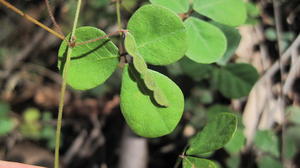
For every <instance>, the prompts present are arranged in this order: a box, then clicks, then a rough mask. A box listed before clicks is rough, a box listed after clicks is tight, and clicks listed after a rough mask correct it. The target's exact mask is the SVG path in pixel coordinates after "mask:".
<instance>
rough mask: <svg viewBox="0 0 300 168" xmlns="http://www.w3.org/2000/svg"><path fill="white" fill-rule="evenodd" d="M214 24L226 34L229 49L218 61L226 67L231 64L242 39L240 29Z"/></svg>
mask: <svg viewBox="0 0 300 168" xmlns="http://www.w3.org/2000/svg"><path fill="white" fill-rule="evenodd" d="M212 24H213V25H215V26H217V27H218V28H219V29H220V30H221V31H222V32H223V33H224V34H225V37H226V40H227V49H226V52H225V54H224V55H223V56H222V58H221V59H219V60H218V64H219V65H226V64H227V63H228V62H229V60H230V58H231V57H232V56H233V55H234V53H235V51H236V49H237V48H238V46H239V44H240V41H241V38H242V37H241V35H240V33H239V31H238V29H236V28H235V27H231V26H226V25H223V24H220V23H217V22H212Z"/></svg>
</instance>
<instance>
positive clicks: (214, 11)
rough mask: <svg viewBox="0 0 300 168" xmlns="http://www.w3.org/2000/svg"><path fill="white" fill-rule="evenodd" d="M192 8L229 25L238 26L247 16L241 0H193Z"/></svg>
mask: <svg viewBox="0 0 300 168" xmlns="http://www.w3.org/2000/svg"><path fill="white" fill-rule="evenodd" d="M193 8H194V9H195V11H197V12H198V13H200V14H202V15H204V16H207V17H209V18H211V19H212V20H214V21H217V22H220V23H222V24H226V25H229V26H239V25H241V24H243V23H244V22H245V21H246V18H247V13H246V7H245V4H244V2H243V1H242V0H194V6H193Z"/></svg>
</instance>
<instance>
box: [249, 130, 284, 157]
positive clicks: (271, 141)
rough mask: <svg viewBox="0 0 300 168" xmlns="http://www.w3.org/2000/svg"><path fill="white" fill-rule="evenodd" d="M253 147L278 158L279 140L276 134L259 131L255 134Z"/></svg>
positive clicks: (268, 131)
mask: <svg viewBox="0 0 300 168" xmlns="http://www.w3.org/2000/svg"><path fill="white" fill-rule="evenodd" d="M254 145H255V147H257V148H258V149H259V150H261V151H263V152H266V153H269V154H272V155H273V156H275V157H279V155H280V153H279V140H278V138H277V136H276V134H275V133H274V132H273V131H270V130H264V131H262V130H260V131H257V132H256V135H255V138H254Z"/></svg>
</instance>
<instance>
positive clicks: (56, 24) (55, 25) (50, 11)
mask: <svg viewBox="0 0 300 168" xmlns="http://www.w3.org/2000/svg"><path fill="white" fill-rule="evenodd" d="M45 4H46V7H47V11H48V13H49V16H50V19H51V20H52V22H53V25H54V27H55V28H56V29H57V31H58V32H59V33H60V34H61V35H63V36H64V37H65V35H64V33H63V31H62V30H61V28H60V26H59V25H58V23H57V22H56V20H55V17H54V16H53V13H52V9H51V6H50V4H49V0H45Z"/></svg>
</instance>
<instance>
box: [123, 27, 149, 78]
mask: <svg viewBox="0 0 300 168" xmlns="http://www.w3.org/2000/svg"><path fill="white" fill-rule="evenodd" d="M125 48H126V51H127V52H128V53H129V54H130V55H131V56H132V57H133V65H134V67H135V69H136V70H137V71H138V72H139V73H140V74H146V73H147V70H148V68H147V64H146V63H145V61H144V59H143V58H142V57H140V55H139V53H138V50H137V44H136V42H135V39H134V37H133V36H132V34H131V33H129V32H128V33H127V34H126V38H125Z"/></svg>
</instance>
